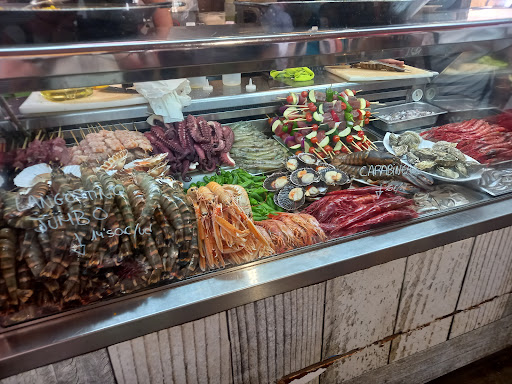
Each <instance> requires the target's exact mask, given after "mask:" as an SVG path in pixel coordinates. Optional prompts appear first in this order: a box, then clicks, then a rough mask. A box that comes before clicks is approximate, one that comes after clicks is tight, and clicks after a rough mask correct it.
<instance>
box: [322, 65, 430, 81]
mask: <svg viewBox="0 0 512 384" xmlns="http://www.w3.org/2000/svg"><path fill="white" fill-rule="evenodd" d="M325 69H326V70H327V71H328V72H330V73H332V74H333V75H335V76H338V77H341V78H343V79H345V80H347V81H357V82H359V81H376V80H399V79H413V78H422V77H432V76H434V75H435V74H437V73H436V72H431V71H425V70H424V69H419V68H415V67H411V66H409V65H406V66H405V69H406V70H407V71H406V72H389V71H376V70H373V69H360V68H350V66H348V65H338V66H332V67H325Z"/></svg>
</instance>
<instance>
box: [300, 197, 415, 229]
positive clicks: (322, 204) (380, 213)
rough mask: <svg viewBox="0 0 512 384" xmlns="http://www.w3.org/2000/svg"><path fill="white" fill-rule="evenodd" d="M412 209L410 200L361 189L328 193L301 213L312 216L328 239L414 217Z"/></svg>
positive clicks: (412, 204) (412, 202) (412, 203)
mask: <svg viewBox="0 0 512 384" xmlns="http://www.w3.org/2000/svg"><path fill="white" fill-rule="evenodd" d="M377 192H378V193H377ZM413 206H414V200H412V199H408V198H405V197H401V196H397V195H395V194H394V193H392V192H387V191H383V190H382V189H380V188H379V187H363V188H357V189H345V190H340V191H333V192H329V193H328V194H327V196H324V197H322V198H321V199H320V200H318V201H315V202H314V203H312V204H311V205H310V206H309V207H307V208H306V209H305V210H304V213H307V214H310V215H312V216H314V217H315V218H316V219H317V220H318V222H319V223H320V227H321V228H322V229H323V230H324V232H325V234H326V235H327V236H328V237H329V238H336V237H340V236H349V235H353V234H355V233H358V232H362V231H366V230H368V229H372V228H377V227H381V226H383V225H386V224H390V223H394V222H398V221H404V220H409V219H412V218H415V217H418V214H417V212H416V211H415V210H414V209H413Z"/></svg>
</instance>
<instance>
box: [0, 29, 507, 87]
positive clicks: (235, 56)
mask: <svg viewBox="0 0 512 384" xmlns="http://www.w3.org/2000/svg"><path fill="white" fill-rule="evenodd" d="M511 25H512V24H511V22H510V20H490V21H465V22H452V23H431V24H410V25H405V26H389V27H372V28H357V29H344V30H322V31H302V32H290V33H275V34H273V33H272V31H266V30H264V29H255V30H254V29H243V28H238V27H236V26H219V27H209V28H207V29H202V28H201V27H194V28H190V27H180V28H174V29H172V30H171V34H170V35H169V36H168V38H167V39H165V40H133V41H118V42H99V43H83V44H61V45H46V46H45V45H43V46H38V45H34V46H20V47H6V48H0V69H1V70H0V93H8V92H17V91H31V90H42V89H57V88H69V87H80V86H90V85H101V84H116V83H131V82H137V81H150V80H156V79H162V78H164V79H166V78H179V77H190V76H198V75H218V74H222V73H233V72H243V73H248V72H254V71H263V70H270V69H283V68H290V67H296V66H319V65H333V64H338V63H342V62H350V61H355V60H358V59H360V58H361V57H364V58H365V59H378V58H388V57H416V56H422V55H436V54H444V53H446V51H447V50H448V49H449V50H451V51H454V50H455V51H459V52H460V51H462V50H464V49H466V48H474V47H475V46H478V45H479V44H482V45H483V46H485V45H487V44H489V43H490V42H492V41H496V40H500V39H510V38H511V37H512V29H511V28H510V27H511Z"/></svg>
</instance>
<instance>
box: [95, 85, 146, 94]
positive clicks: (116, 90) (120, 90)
mask: <svg viewBox="0 0 512 384" xmlns="http://www.w3.org/2000/svg"><path fill="white" fill-rule="evenodd" d="M100 92H107V93H131V94H137V93H139V92H137V91H136V90H135V89H133V88H121V87H113V86H108V87H106V88H102V89H100Z"/></svg>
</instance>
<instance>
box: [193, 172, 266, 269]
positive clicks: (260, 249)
mask: <svg viewBox="0 0 512 384" xmlns="http://www.w3.org/2000/svg"><path fill="white" fill-rule="evenodd" d="M237 187H238V186H235V185H233V186H231V185H224V186H221V185H220V184H218V183H216V182H214V181H211V182H209V183H208V184H207V185H206V186H205V187H199V188H198V187H192V188H189V190H188V191H187V196H189V198H190V199H191V200H192V203H193V206H194V211H195V214H196V218H197V227H198V231H197V232H198V238H197V239H198V245H199V254H200V258H199V267H200V268H201V270H202V271H205V270H206V269H207V268H221V267H225V266H226V265H227V264H241V263H243V262H248V261H251V260H254V259H256V258H259V257H265V256H270V255H272V254H273V253H274V249H273V247H272V243H271V241H269V238H268V236H265V235H264V234H263V231H260V230H258V228H257V227H256V226H255V224H254V222H253V220H252V219H251V218H250V217H249V216H248V215H247V213H246V211H245V210H244V209H243V208H242V207H241V206H240V205H239V203H238V202H237V200H238V196H239V195H240V193H241V190H239V188H237ZM240 188H241V189H242V190H243V188H242V187H240Z"/></svg>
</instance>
